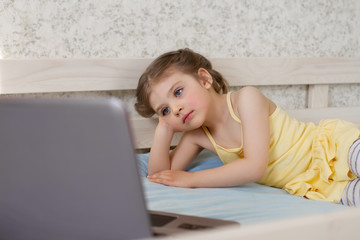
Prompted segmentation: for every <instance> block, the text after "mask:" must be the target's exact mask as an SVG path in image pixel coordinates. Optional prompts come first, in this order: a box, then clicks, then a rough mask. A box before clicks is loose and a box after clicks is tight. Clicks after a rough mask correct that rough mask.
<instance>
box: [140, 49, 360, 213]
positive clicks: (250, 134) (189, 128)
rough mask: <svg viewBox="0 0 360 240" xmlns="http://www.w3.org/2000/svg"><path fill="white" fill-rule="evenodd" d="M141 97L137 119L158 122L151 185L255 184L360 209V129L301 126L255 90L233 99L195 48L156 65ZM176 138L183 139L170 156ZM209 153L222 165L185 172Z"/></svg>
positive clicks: (144, 79)
mask: <svg viewBox="0 0 360 240" xmlns="http://www.w3.org/2000/svg"><path fill="white" fill-rule="evenodd" d="M136 96H137V103H136V104H135V108H136V110H137V111H138V113H139V114H141V115H142V116H144V117H151V116H152V115H154V114H155V113H156V114H157V115H158V116H159V123H158V125H157V128H156V131H155V136H154V141H153V145H152V147H151V151H150V156H149V166H148V178H149V179H150V181H152V182H155V183H161V184H165V185H170V186H178V187H192V188H194V187H230V186H239V185H242V184H245V183H249V182H254V181H256V182H259V183H261V184H265V185H268V186H273V187H278V188H283V189H285V190H286V191H288V192H289V193H291V194H294V195H298V196H302V197H305V198H309V199H316V200H326V201H331V202H336V203H339V202H341V203H343V204H346V205H350V206H355V205H357V206H360V183H359V181H360V180H359V178H358V177H359V176H360V175H359V174H360V162H359V161H360V153H359V152H360V140H359V137H360V125H355V124H353V123H349V122H345V121H341V120H323V121H321V122H320V123H319V125H315V124H313V123H307V124H305V123H302V122H299V121H297V120H295V119H293V118H291V117H290V116H288V115H287V114H286V113H285V112H284V111H283V110H282V109H280V108H279V107H278V106H276V105H275V104H274V103H273V102H272V101H271V100H269V99H268V98H266V97H265V96H264V95H263V94H262V93H261V92H260V91H259V90H257V89H256V88H253V87H244V88H242V89H241V90H239V91H236V92H232V93H231V92H229V93H227V83H226V81H225V79H224V78H223V77H222V76H221V74H220V73H219V72H217V71H215V70H214V69H213V68H212V65H211V63H210V62H209V60H207V59H206V58H205V57H203V56H202V55H200V54H198V53H195V52H193V51H191V50H189V49H181V50H178V51H173V52H168V53H165V54H163V55H161V56H160V57H158V58H157V59H155V60H154V61H153V62H152V63H151V64H150V66H149V67H148V68H147V69H146V71H145V72H144V73H143V74H142V76H141V77H140V79H139V83H138V87H137V93H136ZM175 132H184V134H183V136H182V138H181V140H180V142H179V144H178V146H177V147H176V148H175V149H174V150H173V151H171V152H169V148H170V142H171V140H172V137H173V135H174V133H175ZM203 149H208V150H210V151H212V152H214V153H216V154H217V155H218V156H219V157H220V159H221V160H222V162H223V163H224V165H223V166H220V167H217V168H213V169H208V170H203V171H198V172H192V173H190V172H186V171H185V169H186V167H187V166H188V165H189V163H190V162H191V161H192V160H193V159H194V158H195V157H196V156H197V154H199V153H200V152H201V151H202V150H203ZM357 163H359V164H357Z"/></svg>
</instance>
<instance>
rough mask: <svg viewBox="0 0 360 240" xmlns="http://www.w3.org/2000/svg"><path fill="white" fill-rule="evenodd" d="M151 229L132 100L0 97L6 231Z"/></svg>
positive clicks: (1, 218) (104, 234)
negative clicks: (129, 111)
mask: <svg viewBox="0 0 360 240" xmlns="http://www.w3.org/2000/svg"><path fill="white" fill-rule="evenodd" d="M150 236H151V229H150V224H149V218H148V215H147V212H146V208H145V202H144V196H143V192H142V189H141V182H140V179H139V176H138V174H137V163H136V159H135V154H134V148H133V143H132V138H131V134H130V130H129V127H128V120H127V116H126V110H125V108H124V105H123V104H122V103H121V102H120V101H118V100H116V99H91V100H90V99H76V100H75V99H2V100H0V238H1V239H52V240H56V239H132V238H144V237H150Z"/></svg>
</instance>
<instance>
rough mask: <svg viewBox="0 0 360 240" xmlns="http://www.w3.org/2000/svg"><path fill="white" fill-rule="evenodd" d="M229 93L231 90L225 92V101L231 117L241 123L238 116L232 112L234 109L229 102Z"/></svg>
mask: <svg viewBox="0 0 360 240" xmlns="http://www.w3.org/2000/svg"><path fill="white" fill-rule="evenodd" d="M231 93H232V92H228V93H227V94H226V102H227V105H228V108H229V111H230V115H231V117H232V118H233V119H234V120H235V121H236V122H238V123H241V120H240V118H239V117H238V116H236V114H235V112H234V109H233V106H232V103H231V98H230V97H231Z"/></svg>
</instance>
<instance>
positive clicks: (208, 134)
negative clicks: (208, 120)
mask: <svg viewBox="0 0 360 240" xmlns="http://www.w3.org/2000/svg"><path fill="white" fill-rule="evenodd" d="M202 129H203V130H204V132H205V134H206V136H207V137H208V138H209V140H210V142H211V143H212V145H214V148H215V149H216V146H217V144H216V142H215V140H214V138H213V137H212V136H211V134H210V132H209V129H208V128H207V127H206V126H202Z"/></svg>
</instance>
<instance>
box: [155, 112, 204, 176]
mask: <svg viewBox="0 0 360 240" xmlns="http://www.w3.org/2000/svg"><path fill="white" fill-rule="evenodd" d="M198 132H199V130H194V131H191V132H185V133H184V134H183V136H182V137H181V139H180V142H179V144H178V146H177V147H176V148H175V149H174V150H173V151H171V153H169V149H170V144H171V140H172V138H173V136H174V130H173V129H172V128H171V126H169V125H168V124H167V123H166V122H165V121H164V120H163V119H161V118H159V123H158V125H157V127H156V130H155V135H154V139H153V145H152V146H151V150H150V156H149V164H148V175H152V174H154V173H157V172H160V171H163V170H170V169H172V170H185V169H186V167H187V166H188V165H189V164H190V162H191V161H192V160H193V159H194V158H195V157H196V156H197V155H198V154H199V153H200V151H201V150H202V148H201V147H199V146H198V145H197V144H195V143H194V138H196V136H197V134H198Z"/></svg>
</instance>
